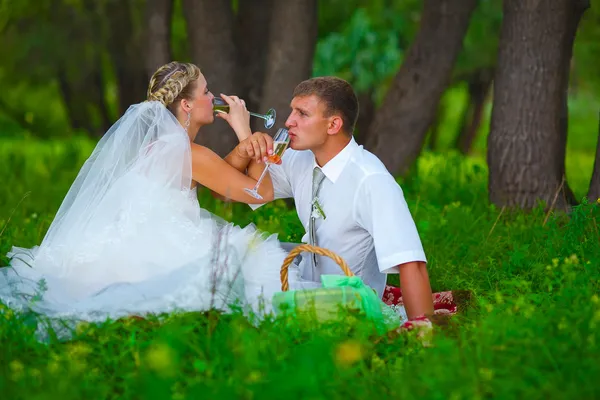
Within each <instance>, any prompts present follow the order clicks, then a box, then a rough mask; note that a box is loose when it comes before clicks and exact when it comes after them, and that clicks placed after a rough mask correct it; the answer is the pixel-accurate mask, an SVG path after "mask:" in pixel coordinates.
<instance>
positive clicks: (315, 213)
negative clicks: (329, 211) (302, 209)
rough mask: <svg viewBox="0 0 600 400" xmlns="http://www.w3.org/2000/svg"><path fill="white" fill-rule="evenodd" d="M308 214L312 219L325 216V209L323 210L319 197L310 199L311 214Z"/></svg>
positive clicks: (324, 217)
mask: <svg viewBox="0 0 600 400" xmlns="http://www.w3.org/2000/svg"><path fill="white" fill-rule="evenodd" d="M310 216H311V217H312V218H314V219H319V218H323V219H326V218H327V216H326V215H325V211H323V207H322V206H321V204H320V203H319V199H318V198H316V197H315V198H314V199H313V201H312V214H311V215H310Z"/></svg>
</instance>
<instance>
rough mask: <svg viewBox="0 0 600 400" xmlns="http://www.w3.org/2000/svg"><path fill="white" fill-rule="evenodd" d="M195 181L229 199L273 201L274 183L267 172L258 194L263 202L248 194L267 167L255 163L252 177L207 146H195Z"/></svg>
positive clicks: (193, 162)
mask: <svg viewBox="0 0 600 400" xmlns="http://www.w3.org/2000/svg"><path fill="white" fill-rule="evenodd" d="M191 147H192V179H193V180H194V181H196V182H198V183H199V184H201V185H202V186H205V187H207V188H208V189H210V190H211V191H213V192H216V193H217V194H219V195H220V196H222V197H223V198H225V199H229V200H233V201H238V202H242V203H246V204H262V203H264V202H268V201H271V200H273V183H272V182H271V177H270V176H269V174H268V173H267V174H266V175H265V177H264V178H263V180H262V182H261V184H260V186H259V188H258V193H259V194H260V195H261V196H262V197H263V200H258V199H255V198H254V197H252V196H250V195H249V194H247V193H246V192H245V191H244V188H249V189H251V188H253V187H254V185H256V181H257V180H258V178H259V176H260V174H261V173H262V171H263V169H264V164H256V163H251V165H250V166H249V167H248V175H245V174H244V173H242V172H240V171H239V170H237V169H236V168H235V167H233V166H232V165H230V164H228V163H227V162H226V161H225V160H224V159H222V158H221V157H219V156H218V155H217V154H216V153H215V152H213V151H212V150H210V149H209V148H207V147H204V146H200V145H197V144H194V143H193V144H192V146H191Z"/></svg>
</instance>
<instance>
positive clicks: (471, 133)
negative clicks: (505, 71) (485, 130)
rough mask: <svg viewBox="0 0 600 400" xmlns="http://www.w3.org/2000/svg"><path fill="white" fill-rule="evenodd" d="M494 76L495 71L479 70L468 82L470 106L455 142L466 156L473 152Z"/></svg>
mask: <svg viewBox="0 0 600 400" xmlns="http://www.w3.org/2000/svg"><path fill="white" fill-rule="evenodd" d="M493 76H494V75H493V71H491V70H487V69H486V70H479V71H477V72H476V73H475V74H474V75H473V76H471V77H470V78H469V79H468V80H467V84H468V87H469V99H468V102H469V104H468V105H467V109H466V110H465V114H464V116H463V119H462V123H461V126H460V129H459V132H458V135H457V136H456V142H455V147H456V148H457V149H458V151H460V152H461V153H462V154H464V155H468V154H469V153H470V152H471V148H472V147H473V142H474V141H475V138H476V137H477V132H478V131H479V127H480V126H481V119H482V118H483V111H484V109H485V105H486V99H487V97H488V93H489V92H490V88H491V87H492V80H493Z"/></svg>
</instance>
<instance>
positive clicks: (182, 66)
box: [147, 61, 201, 115]
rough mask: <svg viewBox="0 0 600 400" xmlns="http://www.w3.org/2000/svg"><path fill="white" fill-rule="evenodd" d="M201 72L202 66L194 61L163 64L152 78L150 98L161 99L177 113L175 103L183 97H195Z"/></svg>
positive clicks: (149, 90)
mask: <svg viewBox="0 0 600 400" xmlns="http://www.w3.org/2000/svg"><path fill="white" fill-rule="evenodd" d="M200 73H201V72H200V68H198V67H197V66H196V65H194V64H192V63H180V62H177V61H172V62H170V63H168V64H165V65H163V66H162V67H160V68H159V69H157V70H156V72H155V73H154V74H153V75H152V78H150V84H149V85H148V95H147V97H148V100H149V101H153V100H154V101H160V102H161V103H162V104H163V105H164V106H165V107H167V108H168V109H169V110H170V111H171V112H172V113H173V114H174V115H177V114H176V110H177V109H176V107H175V105H176V104H177V102H179V101H180V100H182V99H186V100H192V99H193V94H194V90H196V81H197V80H198V78H199V77H200Z"/></svg>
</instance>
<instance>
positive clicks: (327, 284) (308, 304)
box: [273, 275, 400, 333]
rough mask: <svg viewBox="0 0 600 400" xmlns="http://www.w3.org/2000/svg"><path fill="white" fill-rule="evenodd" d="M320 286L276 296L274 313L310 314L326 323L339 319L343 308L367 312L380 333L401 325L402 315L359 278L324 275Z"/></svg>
mask: <svg viewBox="0 0 600 400" xmlns="http://www.w3.org/2000/svg"><path fill="white" fill-rule="evenodd" d="M321 283H322V285H323V287H320V288H315V289H304V290H292V291H287V292H278V293H275V295H274V296H273V309H274V310H275V313H276V314H277V315H279V314H284V313H287V314H291V315H297V314H299V313H309V314H311V315H314V316H315V317H316V318H317V319H318V320H320V321H325V320H330V319H336V318H337V317H338V316H339V311H340V308H348V309H351V310H357V311H360V312H362V313H364V314H365V315H366V317H367V318H368V319H369V320H371V321H373V322H374V323H375V326H376V328H377V330H378V331H379V332H380V333H385V332H387V331H389V330H392V329H395V328H397V327H399V326H400V317H399V315H398V314H396V312H395V311H394V310H393V309H392V308H391V307H390V306H388V305H387V304H385V303H384V302H383V301H381V299H380V298H379V296H377V293H375V291H374V290H373V289H372V288H370V287H369V286H367V285H365V283H364V282H363V281H362V279H361V278H359V277H358V276H343V275H321Z"/></svg>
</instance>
